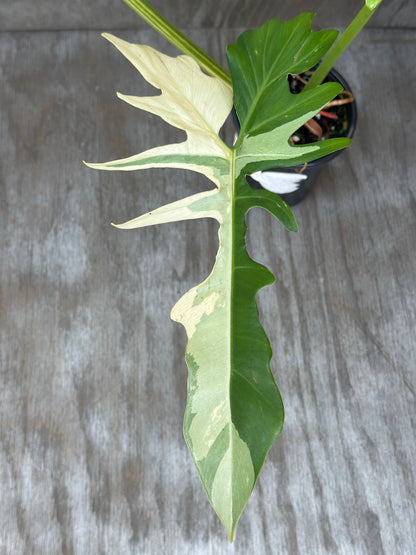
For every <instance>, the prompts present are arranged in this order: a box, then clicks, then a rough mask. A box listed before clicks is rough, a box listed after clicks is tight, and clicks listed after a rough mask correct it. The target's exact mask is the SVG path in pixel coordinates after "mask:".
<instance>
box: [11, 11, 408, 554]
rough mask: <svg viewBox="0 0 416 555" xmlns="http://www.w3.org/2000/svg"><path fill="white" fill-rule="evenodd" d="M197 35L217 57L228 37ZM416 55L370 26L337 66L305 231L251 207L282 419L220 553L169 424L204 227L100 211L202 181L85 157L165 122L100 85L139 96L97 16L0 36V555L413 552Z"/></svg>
mask: <svg viewBox="0 0 416 555" xmlns="http://www.w3.org/2000/svg"><path fill="white" fill-rule="evenodd" d="M16 4H18V3H17V2H16ZM120 34H121V36H123V37H124V38H127V39H130V40H135V41H137V42H148V43H150V44H152V45H153V46H156V47H161V48H163V49H164V50H167V51H169V52H173V50H170V49H169V48H165V44H164V41H163V40H162V39H158V38H157V36H156V35H155V34H154V33H153V32H152V31H142V32H140V33H137V32H136V33H133V32H123V33H120ZM192 37H193V38H194V39H198V40H199V42H200V44H202V46H205V47H207V48H209V49H210V50H211V52H213V54H214V55H215V56H217V57H218V59H221V54H220V52H222V51H223V47H224V45H225V43H226V42H227V41H231V40H233V39H234V38H235V31H227V30H224V29H223V30H221V31H214V30H198V31H196V32H194V33H193V34H192ZM415 49H416V35H415V32H414V31H413V30H408V31H403V30H400V31H395V30H367V31H365V32H364V33H363V34H362V35H361V37H360V38H359V39H358V40H357V41H356V43H355V44H354V45H353V47H352V48H351V49H350V50H349V52H348V53H347V54H346V55H345V56H344V58H343V59H342V61H341V62H340V63H339V64H338V68H339V69H340V70H341V71H342V72H343V73H344V75H345V77H346V78H347V79H348V80H349V81H350V83H351V85H352V87H353V89H354V92H355V93H356V96H357V100H358V103H359V127H358V130H357V133H356V138H355V142H354V144H353V146H352V147H351V148H350V149H349V150H348V152H345V153H344V154H343V155H342V156H340V157H339V158H338V159H337V161H336V163H333V164H331V166H330V167H328V168H327V169H325V170H324V171H323V172H322V175H321V179H320V182H319V184H318V185H317V187H316V189H315V191H314V192H313V193H312V194H311V196H310V197H309V198H307V200H305V201H304V203H302V204H301V205H299V206H298V207H296V209H295V214H296V216H297V219H298V222H299V225H300V232H299V234H297V235H295V234H290V233H289V232H286V231H285V230H284V229H283V228H282V227H281V226H279V224H278V223H277V222H275V221H274V220H273V218H272V217H271V216H269V215H268V214H267V213H265V212H264V211H261V210H254V211H253V212H252V213H251V214H250V216H249V227H250V232H249V243H250V248H251V251H252V252H253V253H254V254H253V256H255V258H256V259H258V260H260V261H262V262H263V263H265V264H266V265H267V266H268V267H269V268H271V270H272V271H273V272H274V273H275V275H276V283H275V284H274V285H273V286H271V287H268V288H267V289H265V290H263V291H262V292H261V295H260V308H261V317H262V321H263V323H264V326H265V328H266V330H267V332H268V335H269V337H270V340H271V343H272V347H273V350H274V357H273V360H272V367H273V372H274V375H275V377H276V380H277V382H278V384H279V386H280V389H281V392H282V395H283V398H284V401H285V406H286V425H285V429H284V432H283V435H282V436H281V438H280V439H279V440H278V441H277V443H276V444H275V445H274V446H273V448H272V449H271V451H270V454H269V456H268V458H267V461H266V463H265V466H264V469H263V471H262V473H261V475H260V478H259V481H258V484H257V486H256V489H255V491H254V493H253V496H252V498H251V499H250V501H249V503H248V506H247V509H246V511H245V513H244V514H243V516H242V518H241V521H240V523H239V526H238V528H237V534H236V540H235V542H234V544H233V545H230V544H228V542H227V539H226V535H225V532H224V530H223V528H222V525H221V524H220V523H219V521H218V519H217V517H216V516H215V514H214V513H213V511H212V510H211V508H210V506H209V504H208V501H207V500H206V497H205V494H204V492H203V490H202V487H201V485H200V483H199V480H198V477H197V474H196V471H195V470H194V468H193V465H192V462H191V458H190V456H189V454H188V452H187V450H186V447H185V444H184V441H183V438H182V431H181V426H182V416H183V411H184V405H185V391H186V367H185V363H184V360H183V354H184V348H185V334H184V330H183V329H182V328H181V327H180V326H179V325H178V324H174V323H173V322H171V321H170V320H169V312H170V309H171V307H172V306H173V304H174V303H175V301H176V300H177V299H178V298H179V296H180V295H181V294H183V293H184V292H185V291H186V290H187V289H188V288H190V287H191V286H192V285H194V284H196V283H198V282H199V281H201V280H202V279H203V278H204V277H205V276H206V275H207V274H208V272H209V271H210V268H211V266H212V263H213V260H214V256H215V251H216V241H217V239H216V226H215V224H213V223H212V222H210V221H205V220H201V221H193V222H187V223H177V224H169V225H165V226H159V227H156V228H151V229H143V230H138V231H131V232H127V231H126V232H122V231H118V230H116V229H114V228H111V227H110V225H109V223H110V221H116V222H117V221H123V220H125V219H128V218H131V217H134V216H136V215H138V214H139V213H141V212H144V211H146V210H148V209H149V210H150V209H152V208H154V207H156V206H158V205H159V204H161V203H162V202H167V201H171V200H174V199H176V198H180V197H182V196H185V195H187V194H190V193H192V192H196V191H199V190H201V189H204V188H206V187H207V186H208V184H207V182H206V181H204V179H203V178H202V177H201V176H198V175H197V174H191V173H186V172H182V171H179V170H176V171H175V170H166V171H164V170H157V171H156V170H154V171H150V170H146V171H143V172H140V173H136V174H132V173H130V174H128V173H120V174H118V173H115V172H114V173H100V172H97V171H93V170H90V169H88V168H86V167H85V166H83V165H82V163H81V160H82V159H86V160H90V161H104V160H107V159H110V158H113V157H119V156H126V155H129V154H133V153H136V152H139V151H140V150H142V149H145V148H147V147H150V146H154V145H157V144H163V143H165V142H166V141H169V140H173V139H174V137H176V132H175V130H173V129H171V128H169V127H168V126H167V125H164V124H163V123H161V121H160V120H158V119H156V118H153V117H151V116H150V115H146V114H144V113H142V112H139V111H137V110H135V109H134V108H132V107H130V106H128V105H126V104H124V103H122V102H121V101H118V100H117V99H116V98H115V91H116V90H120V91H122V92H125V93H132V94H143V93H144V92H145V91H147V90H148V89H147V88H146V86H145V85H144V83H143V82H142V80H141V79H140V78H138V77H137V76H136V72H135V71H134V70H133V69H132V68H131V67H130V65H129V64H128V62H124V60H122V58H121V56H120V55H119V54H117V53H116V52H115V51H114V49H112V47H111V46H110V45H109V44H107V43H106V42H105V41H104V40H103V39H101V38H100V37H99V35H98V33H97V32H95V31H94V32H87V31H83V32H37V33H25V32H21V33H2V34H0V83H1V85H0V224H1V225H0V261H1V262H0V286H1V290H0V294H1V298H0V311H1V312H0V318H1V320H0V349H1V350H0V400H1V402H0V426H1V431H0V434H1V435H0V499H1V502H0V553H1V554H2V555H3V554H7V555H18V554H25V555H26V554H30V555H37V554H39V555H49V554H51V555H52V554H53V555H55V554H60V553H63V554H72V553H74V554H76V555H81V554H87V555H89V554H108V555H112V554H117V555H118V554H130V553H131V554H145V555H159V554H169V555H170V554H189V555H191V554H192V555H194V554H198V555H199V554H201V555H205V554H213V555H218V554H242V555H243V554H244V555H246V554H252V553H256V554H263V553H264V554H276V553H283V554H290V555H292V554H293V555H295V554H302V555H311V554H326V553H328V554H338V553H339V554H348V555H350V554H353V555H355V554H374V555H380V554H383V553H385V554H387V555H391V554H399V555H404V554H406V555H411V554H413V553H414V552H415V500H416V495H415V457H416V449H415V390H416V383H415V369H416V336H415V318H416V295H415V276H416V257H415V254H414V249H415V244H416V219H415V216H416V210H415V206H416V203H415V193H416V175H415V173H416V171H415V170H416V164H415V149H414V129H415V127H414V126H415V123H416V122H415V116H414V91H415V89H416V82H415V81H416V76H415V70H414V59H415V54H416V51H415ZM361 59H364V60H366V61H371V62H370V63H364V64H360V60H361Z"/></svg>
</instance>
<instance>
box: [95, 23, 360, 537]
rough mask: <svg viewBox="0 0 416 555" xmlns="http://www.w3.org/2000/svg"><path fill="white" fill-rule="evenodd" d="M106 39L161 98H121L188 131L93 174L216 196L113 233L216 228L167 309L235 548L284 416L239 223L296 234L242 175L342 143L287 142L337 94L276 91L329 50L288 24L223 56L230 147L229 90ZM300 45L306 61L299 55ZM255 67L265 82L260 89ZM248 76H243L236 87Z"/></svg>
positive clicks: (205, 479)
mask: <svg viewBox="0 0 416 555" xmlns="http://www.w3.org/2000/svg"><path fill="white" fill-rule="evenodd" d="M270 30H272V31H273V34H274V40H276V41H277V44H278V45H279V49H281V50H282V51H285V49H286V48H288V49H289V51H290V52H291V61H290V63H289V61H288V60H287V56H284V55H282V54H280V55H278V62H279V63H278V64H275V63H272V62H271V60H272V58H273V55H274V54H273V49H272V46H271V43H270V40H269V33H270V32H271V31H270ZM318 36H319V37H321V38H320V39H319V40H317V37H318ZM106 37H107V38H108V39H109V40H110V41H111V42H112V43H113V44H115V46H116V47H117V48H118V49H119V50H120V51H121V52H122V53H123V54H124V55H125V56H126V57H127V58H128V59H129V60H130V61H131V62H132V63H133V64H134V65H135V66H136V67H137V69H138V70H139V71H140V72H141V73H142V75H143V76H144V77H145V78H146V79H147V80H148V81H149V82H150V83H152V84H153V85H154V86H155V87H157V88H159V89H161V94H160V95H159V96H154V97H125V96H122V97H121V98H123V99H124V100H127V101H128V102H130V103H131V104H133V105H135V106H137V107H139V108H142V109H145V110H148V111H151V112H153V113H155V114H157V115H159V116H160V117H162V118H163V119H164V120H165V121H167V122H168V123H171V124H172V125H174V126H176V127H179V128H180V129H183V130H185V132H186V135H187V139H186V141H185V142H183V143H178V144H172V145H167V146H161V147H156V148H153V149H150V150H148V151H146V152H144V153H142V154H138V155H135V156H131V157H130V158H126V159H123V160H115V161H113V162H108V163H106V164H91V167H95V168H99V169H105V170H115V169H122V170H133V169H140V168H149V167H163V166H167V167H176V168H186V169H191V170H194V171H198V172H201V173H204V174H205V175H206V176H207V177H208V178H209V179H211V180H212V181H213V182H214V183H215V185H216V189H214V190H212V191H207V192H203V193H198V194H196V195H192V196H191V197H188V198H185V199H182V200H180V201H176V202H173V203H171V204H169V205H166V206H163V207H160V208H157V209H156V210H153V211H152V212H149V213H148V214H144V215H143V216H140V217H139V218H136V219H134V220H131V221H129V222H126V223H125V224H121V225H120V226H119V227H123V228H128V229H132V228H135V227H142V226H147V225H153V224H159V223H164V222H171V221H177V220H184V219H193V218H198V217H213V218H215V219H216V220H218V222H219V223H220V226H219V231H218V234H219V249H218V253H217V257H216V261H215V264H214V267H213V269H212V272H211V274H210V275H209V276H208V277H207V279H206V280H205V281H203V282H202V283H201V284H200V285H197V286H196V287H194V288H192V289H191V290H190V291H188V292H187V293H186V294H185V295H184V296H183V297H182V298H181V299H180V300H179V301H178V302H177V303H176V305H175V306H174V307H173V309H172V314H171V316H172V318H173V319H174V320H176V321H178V322H181V323H182V324H183V326H184V327H185V329H186V333H187V336H188V344H187V348H186V362H187V365H188V369H189V378H188V399H187V406H186V410H185V418H184V435H185V439H186V442H187V444H188V447H189V450H190V452H191V454H192V457H193V460H194V462H195V465H196V468H197V470H198V473H199V475H200V478H201V481H202V483H203V485H204V488H205V491H206V493H207V495H208V498H209V500H210V502H211V503H212V505H213V507H214V509H215V511H216V512H217V514H218V516H219V517H220V519H221V520H222V522H223V523H224V525H225V527H226V529H227V532H228V536H229V538H230V540H232V538H233V534H234V530H235V526H236V524H237V521H238V519H239V517H240V515H241V513H242V511H243V509H244V506H245V504H246V503H247V500H248V498H249V496H250V493H251V491H252V489H253V487H254V484H255V481H256V479H257V476H258V474H259V472H260V469H261V466H262V464H263V461H264V458H265V456H266V454H267V452H268V450H269V449H270V447H271V445H272V443H273V442H274V440H275V439H276V438H277V436H278V435H279V434H280V432H281V429H282V426H283V417H284V413H283V404H282V400H281V397H280V393H279V391H278V389H277V386H276V384H275V382H274V379H273V376H272V374H271V371H270V365H269V363H270V358H271V348H270V344H269V341H268V339H267V336H266V334H265V332H264V330H263V328H262V326H261V324H260V321H259V315H258V309H257V304H256V296H257V292H258V291H259V289H260V288H262V287H264V286H265V285H268V284H270V283H272V282H273V276H272V274H271V273H270V272H269V270H267V268H265V267H264V266H262V265H261V264H259V263H257V262H255V261H253V260H252V259H251V258H250V257H249V255H248V253H247V250H246V244H245V233H246V222H245V218H246V214H247V212H248V211H249V210H250V208H252V207H253V206H260V207H262V208H264V209H266V210H268V211H269V212H271V213H272V214H273V215H274V216H276V218H277V219H278V220H280V221H281V222H282V223H283V225H285V226H286V227H287V228H288V229H289V230H292V231H297V224H296V221H295V219H294V217H293V214H292V212H291V211H290V208H289V207H288V206H287V205H286V203H285V202H284V201H283V200H282V199H281V198H280V197H279V196H278V195H276V194H273V193H271V192H270V191H266V190H254V189H252V188H251V187H250V186H249V185H248V183H247V181H246V178H245V176H246V174H247V173H251V172H252V171H258V170H262V169H267V168H270V167H271V166H273V165H289V164H292V163H297V162H299V161H302V162H303V161H305V160H312V159H315V158H317V157H319V156H322V155H323V154H326V153H328V152H332V151H333V150H336V149H337V148H341V147H344V146H346V145H347V144H348V142H349V141H347V140H339V141H335V140H329V141H324V142H323V143H320V144H314V145H305V146H302V147H294V146H292V145H290V143H289V141H288V139H289V136H290V134H291V133H292V132H293V131H294V130H295V129H297V128H298V127H299V126H300V125H302V124H303V123H304V122H305V121H307V120H308V119H309V118H310V117H311V114H312V115H314V114H315V112H317V111H318V110H319V109H320V108H321V107H322V106H323V105H324V104H325V103H326V102H327V101H328V100H329V99H330V98H331V97H332V96H334V95H335V94H336V93H337V91H338V88H337V87H336V86H335V87H333V86H323V87H318V89H317V90H314V91H313V94H311V95H303V97H302V95H299V96H297V97H294V98H292V97H289V96H288V94H286V92H287V93H288V91H286V86H285V85H284V83H285V82H286V80H287V72H288V71H294V70H295V69H296V70H299V71H301V70H303V69H307V67H306V66H307V65H308V64H309V63H311V64H313V63H315V58H316V56H318V55H319V56H320V55H321V54H322V51H323V50H324V47H325V48H327V46H328V44H329V42H330V40H329V39H328V36H327V35H322V34H320V35H319V34H318V35H314V34H311V30H310V18H301V19H299V18H297V19H296V20H294V21H293V22H292V23H290V22H289V23H288V24H280V22H278V21H277V20H275V22H274V23H273V26H272V27H270V26H269V27H267V29H266V30H265V29H264V28H261V29H259V30H258V31H250V32H249V35H248V36H247V37H245V36H244V35H243V36H242V38H241V39H239V42H238V43H237V45H235V47H231V48H230V50H229V59H230V65H231V66H232V67H231V70H232V76H233V81H234V86H235V99H236V102H237V103H238V115H239V117H240V120H241V121H242V132H241V134H240V137H239V139H238V141H237V143H236V145H235V147H234V148H230V147H228V146H227V145H225V144H224V143H223V141H222V140H221V139H220V137H219V135H218V132H219V129H220V127H221V125H222V124H223V122H224V120H225V119H226V117H227V115H228V113H229V111H230V109H231V104H232V99H231V94H230V91H229V89H228V87H227V86H226V85H224V84H223V83H222V82H221V81H220V80H219V79H218V78H213V77H209V76H207V75H206V74H204V73H203V72H202V71H201V70H200V69H199V68H198V66H197V65H196V64H195V62H194V61H193V60H192V59H190V58H188V57H186V56H179V57H178V58H170V57H168V56H164V55H163V54H160V53H158V52H157V51H155V50H153V49H151V48H149V47H147V46H142V45H132V44H129V43H126V42H125V41H121V40H120V39H117V38H116V37H112V36H109V35H106ZM305 44H307V45H309V47H311V48H312V50H313V52H314V54H310V53H307V52H306V51H304V45H305ZM322 44H324V46H322ZM248 46H250V48H254V51H253V52H254V54H255V56H256V57H255V62H253V65H252V67H251V69H250V63H251V62H250V58H252V57H253V53H249V52H245V51H244V50H245V48H246V47H248ZM257 55H258V57H257ZM280 64H282V66H280ZM268 66H270V68H269V69H267V68H268ZM259 67H261V68H262V72H263V73H262V75H263V77H262V78H261V79H259V77H258V76H259V75H260V73H261V72H260V73H259ZM265 69H267V71H265ZM246 71H248V73H249V76H245V75H246V74H245V72H246ZM273 83H274V84H275V85H276V87H277V90H278V91H279V94H282V95H283V98H284V99H286V100H287V104H286V105H284V104H282V103H281V102H280V100H279V99H277V108H276V110H275V113H274V112H273V110H272V107H271V104H270V103H269V101H268V94H269V93H270V94H271V95H272V96H273V95H274V96H273V97H275V93H274V92H273V87H272V86H271V85H272V84H273ZM244 87H246V88H244ZM243 90H246V92H247V93H248V97H247V98H243V95H242V91H243ZM258 109H260V112H261V113H260V114H259V113H258V112H257V110H258ZM275 125H277V127H276V128H274V126H275Z"/></svg>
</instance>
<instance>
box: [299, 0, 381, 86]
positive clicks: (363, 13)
mask: <svg viewBox="0 0 416 555" xmlns="http://www.w3.org/2000/svg"><path fill="white" fill-rule="evenodd" d="M381 2H382V0H366V2H365V5H364V6H363V7H362V8H361V10H360V11H359V12H358V14H357V15H356V17H355V18H354V19H353V20H352V21H351V23H350V24H349V25H348V27H347V28H346V29H345V31H344V32H343V33H342V35H341V36H340V37H339V39H338V40H337V42H336V43H335V44H334V46H333V47H332V48H331V50H330V51H329V52H328V54H327V55H326V56H325V58H324V59H323V61H322V62H321V64H320V66H319V67H318V69H317V70H316V71H315V72H314V74H313V75H312V77H311V78H310V80H309V81H308V83H307V84H306V85H305V87H304V88H303V91H307V90H309V89H312V88H314V87H317V86H318V85H320V84H321V83H322V82H323V80H324V79H325V77H326V76H327V75H328V73H329V71H330V70H331V69H332V68H333V67H334V64H335V63H336V61H337V60H338V58H339V57H340V56H341V54H342V53H343V52H344V50H345V49H346V48H347V46H348V45H349V44H350V43H351V42H352V41H353V40H354V39H355V37H356V36H357V35H358V33H359V32H360V31H361V29H362V28H363V27H364V25H365V24H366V23H367V21H368V20H369V19H370V17H371V16H372V15H373V13H374V12H375V11H376V9H377V8H378V6H379V5H380V4H381Z"/></svg>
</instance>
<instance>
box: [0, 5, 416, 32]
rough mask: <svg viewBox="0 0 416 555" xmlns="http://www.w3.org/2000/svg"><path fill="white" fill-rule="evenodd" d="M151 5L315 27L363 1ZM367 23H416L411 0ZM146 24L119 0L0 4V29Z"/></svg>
mask: <svg viewBox="0 0 416 555" xmlns="http://www.w3.org/2000/svg"><path fill="white" fill-rule="evenodd" d="M151 4H152V6H154V7H155V8H156V9H157V10H159V11H160V12H161V13H162V14H163V15H164V17H166V18H167V19H168V20H169V21H171V22H172V23H173V24H174V25H176V26H177V27H179V28H181V29H192V28H203V29H204V28H211V27H215V28H222V29H227V28H240V27H241V28H253V27H258V26H260V25H262V24H263V23H265V22H266V21H267V20H269V19H270V18H272V17H278V18H280V19H290V18H291V17H294V16H296V15H298V14H299V13H301V12H304V11H309V12H315V13H317V17H316V25H317V26H319V27H320V28H330V27H336V28H344V27H345V26H346V25H348V23H349V21H350V20H351V19H352V17H354V15H355V14H356V13H357V12H358V10H359V9H360V8H361V6H362V5H363V2H362V0H336V1H334V0H298V1H297V2H293V0H279V2H275V1H274V0H267V1H264V2H253V0H226V1H224V0H221V1H220V0H216V1H215V2H213V1H210V2H200V3H197V4H196V3H195V2H191V1H189V0H187V1H186V2H184V1H182V2H179V1H178V0H175V1H174V2H166V1H164V0H152V2H151ZM370 25H371V26H372V27H407V28H411V27H416V9H415V4H414V1H413V0H400V1H399V0H397V1H395V2H393V1H390V2H389V1H386V0H385V1H384V2H383V4H382V5H381V6H380V8H379V9H378V11H377V13H376V14H375V15H374V17H373V18H372V20H371V22H370ZM131 28H136V29H146V28H147V26H146V24H145V23H144V22H142V21H141V20H140V18H139V17H136V16H135V15H134V14H133V13H132V11H131V9H130V8H129V7H128V6H127V5H126V4H124V2H123V1H122V0H117V1H113V0H96V1H95V2H84V1H83V0H74V1H73V2H71V3H62V2H61V3H59V4H57V2H56V1H55V0H42V2H31V1H30V0H13V2H2V3H0V31H12V30H51V29H52V30H53V29H55V30H57V29H101V30H109V29H131Z"/></svg>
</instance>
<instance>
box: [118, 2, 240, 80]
mask: <svg viewBox="0 0 416 555" xmlns="http://www.w3.org/2000/svg"><path fill="white" fill-rule="evenodd" d="M124 2H125V3H126V4H127V5H128V6H130V8H132V9H133V10H134V11H135V12H136V13H138V14H139V15H140V17H142V18H143V19H144V20H145V21H146V22H147V23H148V24H149V25H150V26H151V27H153V28H154V29H155V30H156V31H157V32H158V33H160V34H161V35H162V36H163V37H165V39H167V40H168V41H169V42H171V43H172V44H173V45H174V46H176V48H178V49H179V50H180V51H181V52H183V53H184V54H187V55H188V56H192V58H194V59H195V60H196V61H197V62H198V64H199V65H200V66H201V67H202V69H204V70H205V71H206V72H207V73H208V74H209V75H213V76H214V77H218V78H219V79H221V80H222V81H223V82H224V83H225V84H226V85H228V86H229V87H230V88H232V83H231V75H230V74H229V72H228V71H227V70H225V69H224V68H223V67H222V66H221V65H219V64H218V63H217V62H216V61H215V60H214V59H213V58H211V57H210V56H208V54H206V53H205V52H204V51H203V50H201V48H199V47H198V46H197V45H196V44H194V43H193V42H192V41H191V40H189V39H188V38H187V37H186V36H185V35H184V34H182V33H181V32H180V31H179V30H178V29H176V27H174V26H173V25H172V24H171V23H169V21H167V20H166V19H165V18H164V17H163V16H161V15H160V14H159V13H158V12H157V11H156V10H155V9H154V8H152V7H151V6H150V5H149V4H148V3H147V2H145V0H124Z"/></svg>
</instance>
